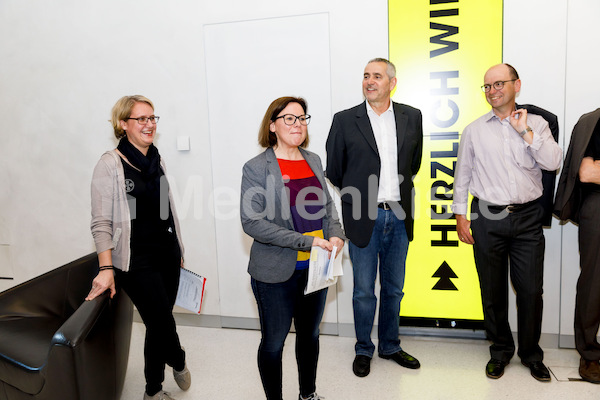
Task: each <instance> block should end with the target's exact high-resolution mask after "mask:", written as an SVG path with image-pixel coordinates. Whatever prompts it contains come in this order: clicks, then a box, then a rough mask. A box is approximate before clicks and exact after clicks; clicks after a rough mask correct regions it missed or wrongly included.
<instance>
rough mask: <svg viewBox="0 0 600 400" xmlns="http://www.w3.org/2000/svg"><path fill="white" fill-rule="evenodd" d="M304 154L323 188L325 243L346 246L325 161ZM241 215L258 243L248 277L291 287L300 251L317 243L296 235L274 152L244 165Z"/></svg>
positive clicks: (269, 150)
mask: <svg viewBox="0 0 600 400" xmlns="http://www.w3.org/2000/svg"><path fill="white" fill-rule="evenodd" d="M300 152H301V153H302V156H303V157H304V159H305V160H306V162H307V163H308V165H309V166H310V168H311V169H312V171H313V173H314V174H315V176H316V177H317V179H318V180H319V183H320V184H321V186H322V187H323V192H324V194H325V196H324V199H323V200H324V202H323V206H324V207H325V215H324V216H323V235H324V236H325V239H329V238H330V237H339V238H340V239H342V240H345V239H346V238H345V236H344V232H343V231H342V226H341V224H340V222H339V220H338V216H337V212H336V209H335V206H334V204H333V200H332V199H331V196H330V195H329V191H328V190H327V183H326V182H325V175H324V173H323V167H322V165H321V160H320V158H319V156H318V155H316V154H314V153H312V152H309V151H307V150H304V149H302V148H300ZM322 198H323V197H322ZM240 215H241V219H242V227H243V229H244V232H246V233H247V234H248V235H250V236H251V237H252V238H254V242H253V243H252V248H251V250H250V261H249V263H248V273H249V274H250V275H251V276H252V277H253V278H254V279H256V280H257V281H260V282H266V283H278V282H285V281H287V280H288V279H289V278H290V277H291V276H292V275H293V273H294V271H295V270H296V259H297V257H298V251H299V250H304V251H308V250H310V248H311V246H312V243H313V240H314V238H313V237H312V236H306V235H303V234H301V233H298V232H296V231H295V230H294V224H293V221H292V216H291V213H290V201H289V197H288V195H287V191H286V189H285V185H284V182H283V177H282V176H281V170H280V169H279V164H278V163H277V158H276V157H275V152H274V151H273V149H272V148H271V147H269V148H268V149H266V150H265V151H264V152H263V153H261V154H259V155H258V156H256V157H254V158H253V159H251V160H250V161H248V162H247V163H246V164H245V165H244V168H243V175H242V191H241V199H240Z"/></svg>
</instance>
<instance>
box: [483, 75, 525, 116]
mask: <svg viewBox="0 0 600 400" xmlns="http://www.w3.org/2000/svg"><path fill="white" fill-rule="evenodd" d="M483 83H484V86H486V90H487V88H488V87H489V91H487V92H486V93H485V97H486V100H487V101H488V103H490V105H491V106H492V108H493V109H494V110H495V111H496V113H497V114H502V115H504V114H505V113H506V112H508V111H512V110H514V107H515V97H516V95H517V93H518V92H519V91H520V90H521V80H520V79H519V75H518V74H517V71H516V70H515V69H514V68H513V67H512V66H511V65H510V64H498V65H494V66H493V67H491V68H490V69H488V70H487V72H486V73H485V76H484V77H483Z"/></svg>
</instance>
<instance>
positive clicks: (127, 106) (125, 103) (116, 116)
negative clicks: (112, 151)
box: [110, 94, 154, 139]
mask: <svg viewBox="0 0 600 400" xmlns="http://www.w3.org/2000/svg"><path fill="white" fill-rule="evenodd" d="M136 103H146V104H148V105H149V106H150V107H152V110H154V104H152V102H151V101H150V99H148V98H147V97H144V96H141V95H139V94H136V95H133V96H123V97H121V98H120V99H119V100H118V101H117V103H116V104H115V105H114V106H113V108H112V112H111V119H110V122H111V124H112V126H113V129H114V131H115V137H116V138H117V139H121V138H122V137H123V136H125V131H124V130H123V128H122V127H121V122H120V121H125V120H127V118H129V117H130V116H131V110H132V109H133V106H135V104H136Z"/></svg>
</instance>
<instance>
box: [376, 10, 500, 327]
mask: <svg viewBox="0 0 600 400" xmlns="http://www.w3.org/2000/svg"><path fill="white" fill-rule="evenodd" d="M388 5H389V46H390V55H389V56H390V60H391V61H392V62H393V63H394V64H395V65H396V69H397V71H396V76H397V78H398V85H397V88H396V91H395V93H394V94H393V99H394V101H396V102H399V103H405V104H409V105H411V106H414V107H417V108H419V109H420V110H421V111H422V113H423V133H424V142H423V161H422V164H421V170H420V172H419V174H418V175H417V177H416V178H415V238H414V240H413V241H412V242H411V244H410V246H409V251H408V258H407V265H406V282H405V286H404V291H405V296H404V299H403V300H402V309H401V315H402V316H404V317H419V318H431V319H447V320H452V321H454V320H474V321H480V320H483V312H482V307H481V294H480V289H479V279H478V277H477V271H476V269H475V263H474V260H473V249H472V247H471V246H470V245H466V244H464V243H462V242H459V240H458V237H457V235H456V220H455V219H454V218H453V217H452V214H451V209H450V205H451V204H452V187H453V182H454V167H455V165H456V155H457V149H458V144H459V136H460V133H462V130H463V129H464V128H465V126H467V125H468V124H469V123H470V122H472V121H474V120H475V119H476V118H478V117H479V116H481V115H482V114H484V113H486V112H488V111H489V109H490V107H489V105H488V104H487V102H486V101H485V96H484V93H483V92H482V91H481V89H480V86H481V85H482V84H483V75H484V74H485V71H486V70H487V69H488V68H489V67H491V66H492V65H495V64H498V63H501V62H502V18H503V4H502V0H461V1H460V2H459V1H458V0H429V1H415V0H389V2H388Z"/></svg>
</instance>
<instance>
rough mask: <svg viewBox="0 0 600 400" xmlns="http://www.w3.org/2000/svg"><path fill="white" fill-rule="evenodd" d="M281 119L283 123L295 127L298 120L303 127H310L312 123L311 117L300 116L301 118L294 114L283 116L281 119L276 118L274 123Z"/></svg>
mask: <svg viewBox="0 0 600 400" xmlns="http://www.w3.org/2000/svg"><path fill="white" fill-rule="evenodd" d="M279 118H283V123H284V124H286V125H294V124H295V123H296V120H298V121H300V124H301V125H308V124H309V123H310V115H308V114H306V115H300V116H299V117H298V116H296V115H294V114H283V115H280V116H279V117H277V118H275V119H274V120H273V122H275V121H277V120H278V119H279Z"/></svg>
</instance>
